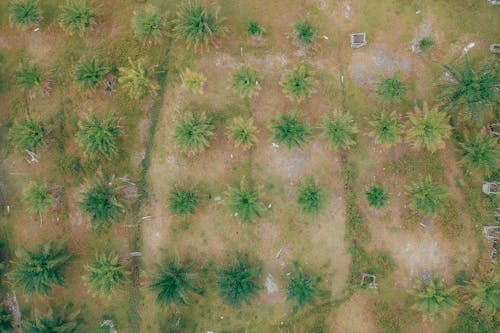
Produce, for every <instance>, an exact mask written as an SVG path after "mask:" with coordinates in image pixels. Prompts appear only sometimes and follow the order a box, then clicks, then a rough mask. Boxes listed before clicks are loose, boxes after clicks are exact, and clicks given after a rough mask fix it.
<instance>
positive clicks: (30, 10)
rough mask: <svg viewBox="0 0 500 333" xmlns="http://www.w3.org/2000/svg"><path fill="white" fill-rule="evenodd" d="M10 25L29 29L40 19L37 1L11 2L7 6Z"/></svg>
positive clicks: (14, 0) (16, 0) (20, 0)
mask: <svg viewBox="0 0 500 333" xmlns="http://www.w3.org/2000/svg"><path fill="white" fill-rule="evenodd" d="M9 14H10V15H9V19H10V22H11V23H12V25H15V26H18V27H21V28H25V29H27V28H29V27H30V26H32V25H33V24H35V23H36V22H37V21H39V20H40V19H41V18H42V12H41V10H40V6H39V4H38V0H12V1H11V3H10V6H9Z"/></svg>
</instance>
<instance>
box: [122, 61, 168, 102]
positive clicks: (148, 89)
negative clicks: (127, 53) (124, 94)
mask: <svg viewBox="0 0 500 333" xmlns="http://www.w3.org/2000/svg"><path fill="white" fill-rule="evenodd" d="M128 62H129V64H130V67H120V68H119V70H120V77H119V78H118V83H119V84H121V85H123V87H124V88H125V89H126V90H128V95H129V96H130V98H132V99H136V100H138V99H142V98H144V97H147V96H155V95H156V92H157V91H158V89H159V86H158V84H156V83H155V82H153V81H152V80H151V79H150V76H151V72H153V71H154V68H155V66H145V65H144V61H143V59H140V60H138V61H137V62H133V61H132V60H131V59H130V58H129V59H128Z"/></svg>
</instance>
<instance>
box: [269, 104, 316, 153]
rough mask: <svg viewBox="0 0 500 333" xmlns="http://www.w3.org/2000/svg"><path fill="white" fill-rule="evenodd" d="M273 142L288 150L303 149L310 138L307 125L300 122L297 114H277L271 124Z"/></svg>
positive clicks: (309, 130)
mask: <svg viewBox="0 0 500 333" xmlns="http://www.w3.org/2000/svg"><path fill="white" fill-rule="evenodd" d="M271 132H272V136H273V141H275V142H277V143H279V144H284V145H285V146H286V147H287V148H288V149H292V148H294V147H298V148H301V147H303V146H304V145H305V144H306V143H307V142H308V141H309V139H310V137H311V128H310V127H309V125H307V124H305V123H303V122H301V121H300V120H299V118H298V116H297V113H295V112H294V113H292V114H291V115H286V114H279V115H278V117H277V118H276V119H275V120H274V121H273V122H272V123H271Z"/></svg>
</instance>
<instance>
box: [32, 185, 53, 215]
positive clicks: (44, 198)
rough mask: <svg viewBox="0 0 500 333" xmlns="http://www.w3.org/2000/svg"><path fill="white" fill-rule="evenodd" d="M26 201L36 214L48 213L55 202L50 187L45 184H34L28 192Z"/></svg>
mask: <svg viewBox="0 0 500 333" xmlns="http://www.w3.org/2000/svg"><path fill="white" fill-rule="evenodd" d="M25 199H26V201H27V202H28V204H29V205H30V206H31V207H30V209H31V211H32V212H33V213H34V214H43V213H46V212H47V211H48V209H49V207H50V205H51V204H52V201H53V198H52V195H51V194H50V192H49V188H48V185H47V184H46V183H44V182H38V183H34V184H32V185H31V186H30V187H29V188H28V190H27V191H26V197H25Z"/></svg>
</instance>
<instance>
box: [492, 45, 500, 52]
mask: <svg viewBox="0 0 500 333" xmlns="http://www.w3.org/2000/svg"><path fill="white" fill-rule="evenodd" d="M490 52H491V53H500V44H491V45H490Z"/></svg>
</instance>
